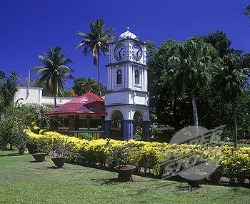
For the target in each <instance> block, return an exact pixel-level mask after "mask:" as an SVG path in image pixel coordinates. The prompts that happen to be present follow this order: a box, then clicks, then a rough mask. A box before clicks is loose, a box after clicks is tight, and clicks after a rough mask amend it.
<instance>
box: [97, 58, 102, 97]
mask: <svg viewBox="0 0 250 204" xmlns="http://www.w3.org/2000/svg"><path fill="white" fill-rule="evenodd" d="M97 81H98V93H99V96H101V87H100V67H99V55H98V58H97Z"/></svg>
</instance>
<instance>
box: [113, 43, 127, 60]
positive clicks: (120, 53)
mask: <svg viewBox="0 0 250 204" xmlns="http://www.w3.org/2000/svg"><path fill="white" fill-rule="evenodd" d="M125 56H126V50H125V46H124V45H123V44H119V45H117V46H116V47H115V49H114V58H115V60H116V61H118V62H119V61H122V60H124V58H125Z"/></svg>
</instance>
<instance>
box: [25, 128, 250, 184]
mask: <svg viewBox="0 0 250 204" xmlns="http://www.w3.org/2000/svg"><path fill="white" fill-rule="evenodd" d="M25 133H26V134H27V136H28V143H29V144H33V145H36V146H37V148H38V151H43V152H47V153H51V152H52V153H53V152H56V153H57V154H61V155H64V156H65V157H66V158H67V159H68V160H71V161H78V162H83V163H86V164H91V165H99V166H108V167H114V166H115V165H119V164H122V163H130V164H133V165H135V166H136V167H138V169H141V168H143V169H144V170H145V171H149V172H151V173H153V174H154V175H155V176H158V177H159V176H161V174H162V173H163V172H164V165H163V163H164V162H165V161H168V160H173V159H175V158H186V157H188V156H189V155H203V159H205V160H206V161H213V160H215V159H219V160H220V162H219V163H218V168H217V169H216V170H215V172H214V173H213V174H212V175H211V176H210V178H211V179H216V180H218V179H219V178H220V177H222V176H225V177H228V178H229V179H230V180H231V181H237V182H244V180H245V179H250V148H249V147H241V148H238V149H234V148H233V147H229V146H221V147H206V148H203V147H201V146H199V145H186V144H171V145H170V144H168V143H158V142H143V141H134V140H129V141H117V140H113V139H98V140H91V141H89V140H85V139H78V138H75V137H69V136H66V135H62V134H60V133H57V132H49V131H40V133H39V134H36V133H34V132H32V131H30V130H25Z"/></svg>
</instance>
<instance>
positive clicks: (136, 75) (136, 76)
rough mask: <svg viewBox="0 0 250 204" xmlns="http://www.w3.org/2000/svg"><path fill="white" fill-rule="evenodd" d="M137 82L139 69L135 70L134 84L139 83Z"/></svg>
mask: <svg viewBox="0 0 250 204" xmlns="http://www.w3.org/2000/svg"><path fill="white" fill-rule="evenodd" d="M139 83H140V75H139V71H138V70H135V84H139Z"/></svg>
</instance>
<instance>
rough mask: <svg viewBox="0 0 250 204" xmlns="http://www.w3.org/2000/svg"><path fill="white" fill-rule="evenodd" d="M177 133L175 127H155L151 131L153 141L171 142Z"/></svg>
mask: <svg viewBox="0 0 250 204" xmlns="http://www.w3.org/2000/svg"><path fill="white" fill-rule="evenodd" d="M175 133H176V131H175V129H160V128H153V129H152V130H151V132H150V135H151V140H152V141H155V142H170V140H171V139H172V137H173V135H174V134H175Z"/></svg>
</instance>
